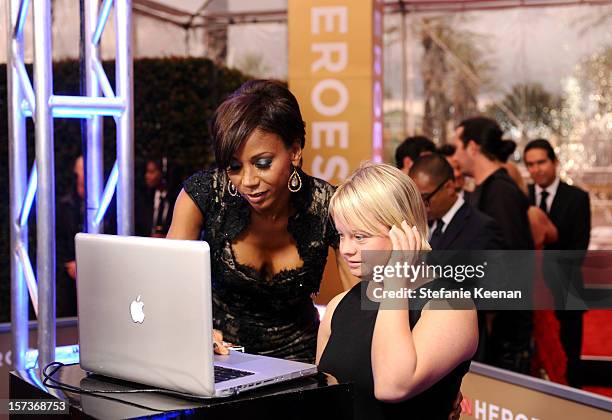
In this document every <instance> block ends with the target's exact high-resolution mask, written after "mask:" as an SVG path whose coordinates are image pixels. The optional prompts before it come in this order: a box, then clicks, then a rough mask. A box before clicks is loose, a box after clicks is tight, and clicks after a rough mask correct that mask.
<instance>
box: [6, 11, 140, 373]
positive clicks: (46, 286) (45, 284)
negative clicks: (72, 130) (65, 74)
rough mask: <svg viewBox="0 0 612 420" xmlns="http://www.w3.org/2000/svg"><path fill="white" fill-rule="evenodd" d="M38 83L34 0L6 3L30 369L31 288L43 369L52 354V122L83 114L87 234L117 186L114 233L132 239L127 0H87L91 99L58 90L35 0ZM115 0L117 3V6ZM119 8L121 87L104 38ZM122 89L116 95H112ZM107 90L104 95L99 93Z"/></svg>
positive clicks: (47, 29)
mask: <svg viewBox="0 0 612 420" xmlns="http://www.w3.org/2000/svg"><path fill="white" fill-rule="evenodd" d="M33 3H34V5H33V17H34V25H33V33H34V82H35V83H34V86H35V89H34V88H33V87H32V82H31V81H30V78H29V76H28V73H27V71H26V67H25V63H24V54H23V51H24V45H23V29H24V27H25V22H26V16H27V14H28V8H29V4H30V1H29V0H21V1H20V0H8V1H7V2H6V11H7V13H6V16H7V18H6V19H7V25H6V28H7V34H8V37H7V39H8V51H7V57H8V61H7V70H8V71H7V87H8V104H9V109H8V120H9V121H8V126H9V133H8V134H9V184H10V192H11V194H10V217H11V223H10V230H11V305H12V309H11V331H12V334H13V346H12V354H13V356H12V359H13V363H14V367H15V368H16V369H23V368H25V354H26V351H27V350H28V293H29V295H30V299H31V301H32V304H33V306H34V310H35V313H36V315H37V317H38V354H39V366H40V367H43V366H45V365H47V364H48V363H50V362H52V361H54V359H55V343H56V330H55V321H56V319H55V315H56V314H55V266H56V260H55V256H56V253H55V168H54V151H53V149H54V148H53V145H54V142H53V119H54V118H82V119H86V120H87V141H86V142H85V147H84V149H85V150H84V155H85V157H86V160H85V162H86V164H85V175H86V188H85V190H86V203H87V206H86V207H87V214H86V223H85V226H86V231H88V232H100V231H101V230H102V221H103V218H104V215H105V213H106V209H107V208H108V204H109V203H110V201H111V199H112V196H113V194H114V192H115V190H117V191H118V192H117V195H118V197H117V219H118V233H119V234H121V235H130V234H131V233H132V232H133V225H134V180H133V173H134V140H133V138H134V127H133V126H134V114H133V95H132V91H133V76H132V67H133V66H132V54H131V45H130V44H131V42H130V41H131V17H132V16H131V8H132V2H131V1H129V0H128V1H120V2H116V3H115V2H114V1H113V0H104V2H103V4H102V7H101V8H100V10H98V5H99V2H98V0H86V2H85V5H84V7H85V10H84V12H85V13H84V14H83V16H84V17H83V18H84V19H85V22H84V24H85V25H84V26H85V33H86V39H85V44H86V45H85V48H84V49H85V55H86V65H85V72H86V86H85V90H86V95H85V96H63V95H54V94H53V68H52V46H51V39H52V37H51V34H52V30H51V24H52V23H51V2H50V0H36V1H34V2H33ZM114 3H115V4H114ZM113 6H114V8H115V43H116V52H117V53H116V60H115V63H116V67H115V91H114V92H113V87H112V86H111V85H110V83H109V79H108V77H107V76H106V73H105V72H104V69H103V67H102V64H101V62H100V58H99V43H100V39H101V36H102V32H103V31H104V28H105V26H106V21H107V20H108V17H109V15H110V11H111V9H112V7H113ZM115 92H116V94H115ZM101 93H102V94H103V96H101ZM104 116H112V117H113V118H114V119H115V121H116V124H117V137H116V139H117V162H116V163H115V164H114V165H113V170H112V171H111V175H110V176H109V180H108V182H107V184H106V186H105V187H104V188H102V186H103V185H104V182H103V173H104V171H103V159H102V157H103V156H102V151H103V147H102V146H103V144H102V117H104ZM27 117H31V118H33V119H34V122H35V124H34V127H35V137H36V144H35V150H36V160H35V162H34V164H33V166H32V170H31V172H30V176H29V178H28V168H27V141H26V118H27ZM35 195H37V196H36V219H37V223H36V228H37V232H36V233H37V236H36V239H37V244H36V246H37V252H36V276H35V275H34V270H33V269H32V264H31V263H30V257H29V255H28V218H29V214H30V208H31V206H32V203H33V202H34V196H35Z"/></svg>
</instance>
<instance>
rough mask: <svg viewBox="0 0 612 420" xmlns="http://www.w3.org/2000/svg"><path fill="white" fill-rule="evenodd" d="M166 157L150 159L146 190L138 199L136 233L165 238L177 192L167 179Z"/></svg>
mask: <svg viewBox="0 0 612 420" xmlns="http://www.w3.org/2000/svg"><path fill="white" fill-rule="evenodd" d="M166 165H167V163H166V158H163V159H149V160H148V161H147V165H146V172H145V184H146V190H145V191H143V192H142V193H141V194H139V196H138V197H137V199H136V235H138V236H152V237H161V238H165V237H166V234H167V233H168V230H169V229H170V223H171V222H172V212H173V209H174V202H175V201H176V194H175V193H174V192H173V190H172V189H171V188H169V186H168V182H167V180H166V173H167V168H166Z"/></svg>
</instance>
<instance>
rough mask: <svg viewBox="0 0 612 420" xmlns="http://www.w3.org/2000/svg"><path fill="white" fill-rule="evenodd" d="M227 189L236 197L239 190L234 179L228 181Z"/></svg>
mask: <svg viewBox="0 0 612 420" xmlns="http://www.w3.org/2000/svg"><path fill="white" fill-rule="evenodd" d="M227 191H228V192H229V194H230V195H231V196H232V197H236V196H237V195H238V190H237V189H236V186H235V185H234V184H232V181H229V182H228V183H227Z"/></svg>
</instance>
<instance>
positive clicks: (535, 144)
mask: <svg viewBox="0 0 612 420" xmlns="http://www.w3.org/2000/svg"><path fill="white" fill-rule="evenodd" d="M531 149H542V150H545V151H546V156H548V158H549V159H550V160H552V161H553V162H555V161H556V160H557V155H556V154H555V149H553V147H552V145H551V144H550V142H549V141H548V140H546V139H535V140H531V141H530V142H529V143H527V146H525V151H524V152H523V159H524V158H525V155H526V154H527V152H528V151H529V150H531Z"/></svg>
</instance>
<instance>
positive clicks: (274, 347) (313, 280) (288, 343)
mask: <svg viewBox="0 0 612 420" xmlns="http://www.w3.org/2000/svg"><path fill="white" fill-rule="evenodd" d="M299 174H300V177H301V178H302V188H301V190H300V191H299V192H297V193H291V206H292V208H293V209H294V210H295V213H294V214H293V215H292V216H290V217H289V221H288V225H287V230H288V231H289V233H290V234H291V236H292V237H293V239H294V240H295V243H296V246H297V250H298V254H299V256H300V258H301V259H302V261H303V262H304V264H303V266H302V267H300V268H297V269H287V270H282V271H281V272H279V273H277V274H275V275H274V276H272V277H271V278H268V277H266V276H265V275H262V273H260V272H258V271H257V270H255V269H254V268H253V267H250V266H246V265H243V264H240V263H238V262H237V261H236V258H235V256H234V253H233V251H232V247H231V244H232V243H233V242H234V241H235V238H236V237H238V235H240V233H241V232H243V231H244V229H246V228H247V227H248V225H249V223H250V220H251V218H250V211H251V207H250V205H249V204H248V202H246V201H245V200H244V199H243V198H242V197H240V196H239V195H238V196H236V197H232V196H231V195H230V194H229V193H228V189H227V185H228V182H229V179H228V177H227V174H226V173H225V172H224V171H220V170H218V169H213V170H208V171H202V172H198V173H196V174H195V175H193V176H192V177H190V178H189V179H188V180H187V181H185V183H184V189H185V191H186V192H187V193H188V194H189V196H190V197H191V198H192V199H193V201H194V202H195V203H196V205H197V206H198V207H199V208H200V210H201V212H202V214H203V216H204V235H203V239H204V240H205V241H206V242H208V244H209V245H210V248H211V264H212V289H213V318H214V320H213V322H214V327H215V328H218V329H220V330H221V331H223V334H224V340H226V341H230V342H233V343H236V344H240V345H242V346H244V347H245V348H246V350H247V351H248V352H249V353H259V354H263V355H266V356H274V357H281V358H286V359H293V360H300V361H309V362H312V361H313V360H314V356H315V351H316V340H317V330H318V328H319V315H318V312H317V310H316V308H315V307H314V304H313V302H312V298H311V295H312V294H313V293H317V292H318V291H319V285H320V283H321V278H322V276H323V270H324V268H325V263H326V261H327V254H328V252H329V247H330V246H332V247H334V248H337V246H338V241H339V239H338V233H337V232H336V230H335V228H334V227H333V225H332V223H331V221H330V219H329V218H328V216H327V212H328V205H329V200H330V198H331V196H332V195H333V193H334V188H333V187H332V186H331V185H330V184H328V183H327V182H325V181H322V180H320V179H317V178H313V177H311V176H308V175H306V174H305V173H303V172H302V171H299Z"/></svg>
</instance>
